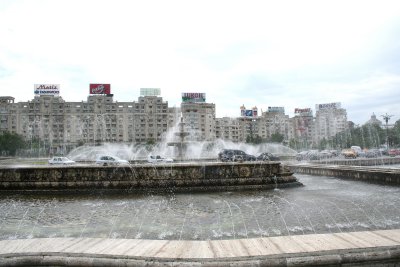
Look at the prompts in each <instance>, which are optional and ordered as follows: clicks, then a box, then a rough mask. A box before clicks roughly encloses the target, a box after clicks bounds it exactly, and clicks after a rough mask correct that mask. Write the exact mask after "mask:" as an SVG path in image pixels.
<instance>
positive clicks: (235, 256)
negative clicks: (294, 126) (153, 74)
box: [0, 121, 400, 266]
mask: <svg viewBox="0 0 400 267" xmlns="http://www.w3.org/2000/svg"><path fill="white" fill-rule="evenodd" d="M181 123H183V122H182V121H181ZM181 133H184V131H183V126H182V124H180V132H179V134H177V135H176V136H178V137H179V140H178V141H176V143H179V145H177V146H175V147H177V149H178V157H179V158H180V159H181V160H185V159H186V158H192V159H193V158H194V156H193V155H197V156H198V157H210V156H213V157H215V155H216V152H217V151H219V150H220V149H221V148H223V147H229V148H238V149H242V150H245V151H246V152H248V153H252V154H256V153H258V152H264V151H269V152H273V153H274V152H275V151H273V150H272V149H279V152H280V153H284V151H283V150H284V148H283V147H282V146H279V145H275V144H264V145H260V146H252V145H247V144H233V143H230V142H225V141H222V140H217V141H215V142H213V143H211V144H210V143H208V144H204V145H203V144H202V143H191V142H186V140H185V137H186V136H187V135H186V133H185V134H181ZM167 143H168V142H165V143H164V144H162V145H160V146H158V147H157V148H156V149H166V147H168V145H167ZM176 143H175V144H176ZM171 144H174V141H171ZM205 147H206V148H205ZM111 151H112V152H113V153H116V155H118V156H120V157H122V158H125V159H131V160H132V159H139V158H140V157H141V155H144V154H146V153H148V151H149V150H148V149H147V148H145V147H134V146H127V145H111V144H105V145H103V146H97V147H82V148H80V149H78V150H76V151H73V152H74V153H71V155H72V156H71V155H70V156H71V157H72V158H74V159H76V158H77V157H79V156H82V155H85V156H84V157H87V158H90V157H93V156H94V155H96V154H103V153H104V152H108V153H111ZM168 151H169V152H170V153H172V152H173V151H170V150H168ZM199 151H200V152H199ZM276 151H278V150H276ZM78 152H79V153H78ZM287 152H289V153H290V152H291V151H290V150H289V149H288V150H287ZM275 153H276V152H275ZM289 153H288V154H289ZM139 155H140V156H139ZM5 173H8V174H9V175H10V176H7V177H5V176H4V175H5ZM266 173H268V175H267V176H265V174H266ZM283 173H284V172H283ZM277 174H282V168H281V167H280V164H279V163H276V164H271V163H262V162H250V163H220V162H212V163H210V162H204V163H198V162H197V163H193V162H183V163H175V164H157V165H152V164H132V165H130V166H121V167H94V166H91V165H82V166H79V165H78V166H74V167H59V168H47V167H31V168H13V167H10V166H7V167H5V168H3V169H2V171H1V175H2V176H1V175H0V176H1V178H0V181H2V183H1V184H2V190H0V207H1V209H0V265H5V266H7V265H14V266H22V265H23V264H25V265H26V264H29V263H35V264H36V265H41V264H42V265H46V264H47V265H67V266H68V265H70V266H73V265H78V266H79V265H80V266H84V265H92V266H100V265H103V266H104V265H107V266H117V265H118V264H119V265H124V264H125V265H128V264H136V265H139V266H144V265H145V264H155V265H157V264H158V265H162V264H167V265H168V264H170V265H172V264H181V265H182V266H191V265H201V264H209V265H216V264H218V265H220V266H229V265H230V264H235V265H238V266H240V265H246V264H247V266H249V265H263V264H269V266H282V265H285V264H287V263H290V262H292V263H293V262H294V261H296V260H297V262H296V263H297V265H298V266H307V265H311V264H314V265H315V263H318V262H319V263H321V262H324V263H329V264H333V263H332V262H333V260H332V259H336V260H337V261H335V262H334V263H336V262H339V263H340V264H343V263H349V262H350V263H352V261H353V262H355V263H360V262H361V264H362V263H365V262H368V260H371V261H376V260H379V261H387V260H393V259H395V260H397V261H398V260H399V259H398V258H399V257H398V255H400V254H399V253H398V252H399V250H400V249H399V247H400V239H399V238H397V236H400V233H399V230H397V229H399V228H400V217H399V214H400V209H399V208H398V207H399V206H400V202H399V199H400V190H399V189H398V188H397V187H389V186H381V185H374V184H368V183H360V182H357V181H349V180H340V179H337V178H328V177H326V176H309V175H304V174H297V175H296V176H297V178H298V179H299V181H300V182H301V183H302V184H304V185H305V186H302V187H285V186H280V185H284V184H285V183H283V182H284V181H283V180H284V179H286V177H290V178H291V177H292V175H291V173H290V172H288V173H286V175H281V176H280V175H277ZM24 177H25V178H24ZM126 177H129V178H128V179H126ZM188 178H189V179H188ZM13 179H14V180H13ZM37 179H39V181H38V183H35V181H37ZM46 179H48V180H46ZM171 179H172V180H171ZM190 180H192V181H194V182H193V184H192V186H193V187H195V188H197V189H198V188H199V187H200V188H203V189H204V190H203V191H204V192H202V193H201V194H198V193H197V194H194V193H192V192H191V190H187V186H188V183H189V181H190ZM255 180H257V183H256V184H257V185H261V184H262V185H263V186H262V187H255V186H254V183H253V181H255ZM168 181H169V183H168ZM291 181H292V182H293V180H291ZM296 181H297V180H296ZM13 182H15V184H14V185H12V183H13ZM24 182H25V183H26V185H27V187H25V188H23V189H32V188H33V187H35V186H36V188H38V189H42V190H37V191H35V190H17V191H13V190H8V189H16V187H18V185H22V184H23V183H24ZM157 183H158V185H157V186H160V187H161V188H163V189H166V190H162V192H159V191H158V192H157V194H154V191H153V190H149V189H153V188H154V185H155V184H157ZM204 183H206V184H204ZM252 183H253V184H252ZM289 184H290V183H289ZM43 185H47V187H43V188H41V187H40V186H43ZM221 185H224V186H227V188H226V189H227V190H225V191H222V190H219V189H218V186H221ZM267 185H268V186H267ZM12 186H14V187H12ZM15 186H16V187H15ZM57 187H59V188H60V189H61V190H49V189H54V188H57ZM83 188H86V190H80V189H83ZM96 188H97V189H98V190H94V189H96ZM138 188H139V189H140V188H141V189H143V190H136V189H138ZM179 188H181V189H183V190H179ZM265 188H269V189H270V190H259V189H265ZM20 189H21V188H20ZM43 189H44V190H45V191H43ZM66 189H69V190H66ZM105 189H107V190H105ZM237 189H240V190H237ZM215 190H216V191H218V192H211V191H215ZM236 190H237V191H236ZM188 191H190V192H188ZM193 191H199V190H193ZM200 191H201V190H200ZM385 235H386V236H389V237H390V238H387V239H384V238H383V236H385ZM371 236H373V238H372V239H371ZM356 237H358V238H359V239H355V238H356ZM369 239H371V240H378V239H379V240H378V241H379V242H378V241H377V242H376V243H373V242H372V241H371V242H370V241H368V242H367V240H369ZM321 240H322V241H321ZM338 240H340V242H339V241H338ZM388 240H390V242H389V241H388ZM19 242H21V243H19ZM369 242H370V243H369ZM387 242H389V243H387ZM25 243H26V244H29V245H26V244H25ZM137 244H139V245H137ZM343 244H345V245H346V246H345V247H343ZM353 244H357V246H353ZM361 244H362V245H361ZM363 246H365V247H363ZM299 247H300V248H299ZM325 247H326V248H325ZM277 248H280V249H277ZM118 249H120V250H121V251H124V252H120V250H118ZM266 249H270V250H266ZM271 249H272V250H274V249H275V250H274V251H271ZM142 251H144V252H143V254H141V253H142ZM174 251H175V252H174ZM196 251H197V252H198V254H196ZM243 251H245V252H243ZM254 251H256V252H254ZM337 251H341V254H335V253H336V252H337ZM246 253H248V254H246ZM347 253H348V254H347ZM348 255H350V256H348ZM376 255H379V256H376ZM346 257H347V258H346ZM396 257H397V258H396ZM350 258H351V260H349V259H350ZM300 262H301V263H300ZM18 264H19V265H18Z"/></svg>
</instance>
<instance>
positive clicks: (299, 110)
mask: <svg viewBox="0 0 400 267" xmlns="http://www.w3.org/2000/svg"><path fill="white" fill-rule="evenodd" d="M294 114H296V115H301V116H312V110H311V108H295V109H294Z"/></svg>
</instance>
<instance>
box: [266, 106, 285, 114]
mask: <svg viewBox="0 0 400 267" xmlns="http://www.w3.org/2000/svg"><path fill="white" fill-rule="evenodd" d="M268 112H278V113H285V108H284V107H268Z"/></svg>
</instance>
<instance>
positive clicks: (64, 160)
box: [49, 157, 75, 165]
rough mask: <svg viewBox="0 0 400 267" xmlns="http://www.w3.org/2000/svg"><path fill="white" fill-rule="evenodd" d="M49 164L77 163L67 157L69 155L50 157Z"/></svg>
mask: <svg viewBox="0 0 400 267" xmlns="http://www.w3.org/2000/svg"><path fill="white" fill-rule="evenodd" d="M49 164H50V165H55V164H58V165H73V164H75V161H73V160H71V159H69V158H67V157H53V158H52V159H49Z"/></svg>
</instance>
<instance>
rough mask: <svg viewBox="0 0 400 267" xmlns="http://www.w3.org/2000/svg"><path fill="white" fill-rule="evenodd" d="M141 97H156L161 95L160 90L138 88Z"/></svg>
mask: <svg viewBox="0 0 400 267" xmlns="http://www.w3.org/2000/svg"><path fill="white" fill-rule="evenodd" d="M140 95H141V96H158V95H161V89H160V88H140Z"/></svg>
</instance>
